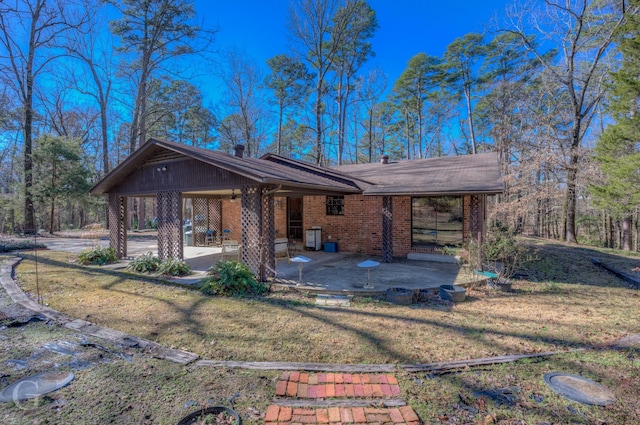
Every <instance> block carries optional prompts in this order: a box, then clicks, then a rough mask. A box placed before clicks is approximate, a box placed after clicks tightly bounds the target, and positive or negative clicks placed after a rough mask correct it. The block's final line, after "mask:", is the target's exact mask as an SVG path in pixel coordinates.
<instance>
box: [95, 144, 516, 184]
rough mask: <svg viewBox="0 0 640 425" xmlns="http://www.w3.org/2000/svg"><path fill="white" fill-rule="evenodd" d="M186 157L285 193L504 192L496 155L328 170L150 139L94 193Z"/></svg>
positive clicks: (271, 156)
mask: <svg viewBox="0 0 640 425" xmlns="http://www.w3.org/2000/svg"><path fill="white" fill-rule="evenodd" d="M180 158H183V159H184V158H186V159H192V160H196V161H198V163H203V164H207V165H209V166H213V167H215V168H217V169H220V170H224V171H226V172H229V173H233V174H235V175H238V176H241V177H242V178H243V179H244V180H243V181H254V182H256V183H257V184H275V185H279V186H280V188H279V191H280V192H281V193H286V192H290V193H298V194H300V193H318V192H320V193H323V192H324V193H343V194H349V193H362V194H364V195H442V194H474V193H486V194H495V193H501V192H502V190H503V185H502V178H501V175H500V167H499V164H498V157H497V154H495V153H486V154H477V155H461V156H452V157H441V158H429V159H418V160H408V161H399V162H391V163H388V164H382V163H374V164H354V165H344V166H340V167H335V168H326V167H320V166H317V165H313V164H310V163H307V162H303V161H297V160H294V159H290V158H285V157H282V156H279V155H275V154H266V155H264V156H262V157H261V158H240V157H237V156H234V155H231V154H228V153H224V152H220V151H213V150H209V149H202V148H197V147H193V146H188V145H185V144H181V143H175V142H169V141H166V140H158V139H149V140H148V141H147V142H146V143H145V144H144V145H142V146H141V147H140V148H139V149H138V150H136V151H135V152H134V153H133V154H131V155H130V156H129V157H128V158H127V159H125V160H124V161H123V162H122V163H121V164H120V165H118V166H117V167H116V168H114V169H113V170H112V171H111V172H110V173H108V174H107V175H106V176H105V177H104V178H102V179H101V180H100V181H99V182H98V183H96V185H95V186H94V187H93V188H92V189H91V190H90V193H92V194H105V193H110V191H112V190H117V188H118V185H119V184H120V183H122V182H124V181H126V180H127V178H131V176H134V178H136V177H135V176H139V172H140V170H141V169H142V168H144V167H145V166H147V165H150V164H158V163H160V162H162V161H165V162H166V161H172V160H177V159H180ZM136 173H138V174H136ZM212 189H217V188H212ZM226 189H229V187H226Z"/></svg>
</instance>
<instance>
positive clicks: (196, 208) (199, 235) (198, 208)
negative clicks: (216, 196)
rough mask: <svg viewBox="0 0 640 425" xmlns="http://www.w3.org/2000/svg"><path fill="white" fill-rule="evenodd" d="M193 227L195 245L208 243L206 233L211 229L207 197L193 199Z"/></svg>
mask: <svg viewBox="0 0 640 425" xmlns="http://www.w3.org/2000/svg"><path fill="white" fill-rule="evenodd" d="M191 205H192V207H191V211H192V214H193V216H192V217H191V229H192V232H193V233H192V236H193V245H194V246H204V245H206V244H205V242H206V234H207V230H208V229H209V220H208V215H209V205H208V201H207V198H193V199H192V200H191Z"/></svg>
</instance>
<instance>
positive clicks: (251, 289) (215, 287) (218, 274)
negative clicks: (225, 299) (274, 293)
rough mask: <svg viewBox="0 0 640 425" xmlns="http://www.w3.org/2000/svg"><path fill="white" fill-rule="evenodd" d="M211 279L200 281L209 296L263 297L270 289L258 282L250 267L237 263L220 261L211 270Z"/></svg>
mask: <svg viewBox="0 0 640 425" xmlns="http://www.w3.org/2000/svg"><path fill="white" fill-rule="evenodd" d="M208 274H209V277H207V278H205V279H202V280H201V281H200V285H199V287H200V290H201V291H202V292H203V293H204V294H207V295H231V296H239V295H261V294H264V293H265V292H267V290H268V289H269V288H268V287H267V286H266V285H265V284H264V283H261V282H258V281H256V279H255V277H254V276H253V273H252V272H251V270H249V267H247V266H246V265H245V264H243V263H241V262H239V261H235V260H229V261H220V262H218V263H217V264H216V265H215V266H213V267H211V268H210V269H209V272H208Z"/></svg>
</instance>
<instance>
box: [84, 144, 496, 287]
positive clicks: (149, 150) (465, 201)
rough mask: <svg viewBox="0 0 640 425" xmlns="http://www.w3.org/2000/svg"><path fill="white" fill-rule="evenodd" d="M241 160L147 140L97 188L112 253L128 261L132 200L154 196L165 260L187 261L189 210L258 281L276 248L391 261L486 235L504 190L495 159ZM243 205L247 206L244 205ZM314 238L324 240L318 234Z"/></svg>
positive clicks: (268, 270)
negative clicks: (328, 249)
mask: <svg viewBox="0 0 640 425" xmlns="http://www.w3.org/2000/svg"><path fill="white" fill-rule="evenodd" d="M242 150H243V147H242V146H239V147H237V149H236V155H230V154H226V153H223V152H217V151H211V150H207V149H200V148H194V147H191V146H187V145H182V144H178V143H173V142H167V141H161V140H156V139H150V140H149V141H148V142H147V143H145V144H144V145H143V146H141V147H140V148H139V149H138V150H137V151H136V152H134V153H133V154H132V155H131V156H130V157H129V158H127V159H126V160H125V161H124V162H123V163H122V164H120V165H119V166H118V167H116V168H115V169H114V170H112V171H111V172H110V173H109V174H108V175H107V176H105V177H104V178H103V179H102V180H101V181H100V182H98V183H97V184H96V185H95V186H94V187H93V188H92V189H91V193H92V194H96V195H98V194H103V195H107V196H108V198H109V223H110V245H111V246H112V247H113V248H115V249H116V253H117V255H118V256H119V257H124V256H126V233H127V229H126V208H127V202H126V198H128V197H154V198H155V199H156V203H157V204H156V205H157V209H158V254H159V256H160V257H161V258H169V257H173V258H182V257H183V231H182V230H183V229H182V223H183V203H184V200H185V199H189V200H190V206H191V208H190V210H191V217H190V218H192V219H193V232H194V235H195V236H194V243H196V244H198V243H202V242H203V241H204V236H203V235H204V234H205V232H206V231H208V230H213V231H215V232H217V233H218V234H220V233H221V232H222V231H223V229H228V230H229V231H230V234H231V235H232V236H233V238H234V239H238V240H240V243H241V244H242V247H243V249H242V260H243V262H245V263H246V264H247V265H248V266H249V267H250V268H251V269H252V270H253V271H254V272H255V273H256V274H257V275H258V276H260V278H261V279H263V280H264V279H267V278H268V277H270V276H272V275H273V273H274V270H275V255H274V248H273V246H274V241H275V239H276V238H279V237H291V238H294V239H297V240H299V241H302V242H303V243H305V244H306V242H307V240H306V238H307V230H308V229H310V228H318V227H319V228H321V230H320V231H319V233H320V239H321V240H320V241H319V242H320V243H327V242H332V243H335V245H333V244H332V246H336V247H338V249H339V250H340V251H345V252H360V253H366V254H371V255H378V256H381V257H382V259H383V261H387V262H390V261H392V260H393V257H403V256H407V255H408V254H409V253H411V252H435V250H436V249H437V248H438V247H442V246H459V245H462V244H463V243H464V241H466V240H468V239H469V238H470V237H473V238H480V239H481V238H482V237H483V235H484V232H485V209H486V197H487V196H488V195H495V194H498V193H501V192H502V188H503V185H502V178H501V175H500V169H499V165H498V158H497V155H496V154H494V153H486V154H477V155H462V156H453V157H441V158H430V159H419V160H409V161H397V162H393V161H388V158H386V157H383V159H382V160H381V161H380V162H379V163H373V164H355V165H346V166H341V167H335V168H325V167H320V166H316V165H312V164H309V163H306V162H302V161H297V160H293V159H289V158H284V157H281V156H278V155H274V154H267V155H265V156H263V157H261V158H245V157H243V156H242ZM238 201H240V202H238ZM313 234H314V235H317V234H318V233H313Z"/></svg>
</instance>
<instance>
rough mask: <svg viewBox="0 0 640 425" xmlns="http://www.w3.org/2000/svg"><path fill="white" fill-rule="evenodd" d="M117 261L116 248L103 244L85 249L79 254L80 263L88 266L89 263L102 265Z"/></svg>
mask: <svg viewBox="0 0 640 425" xmlns="http://www.w3.org/2000/svg"><path fill="white" fill-rule="evenodd" d="M116 261H118V257H116V250H115V249H113V248H107V247H101V246H96V247H93V248H90V249H87V250H84V251H82V252H81V253H80V255H78V263H80V264H82V265H83V266H87V265H89V264H91V265H94V266H102V265H105V264H110V263H115V262H116Z"/></svg>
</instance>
